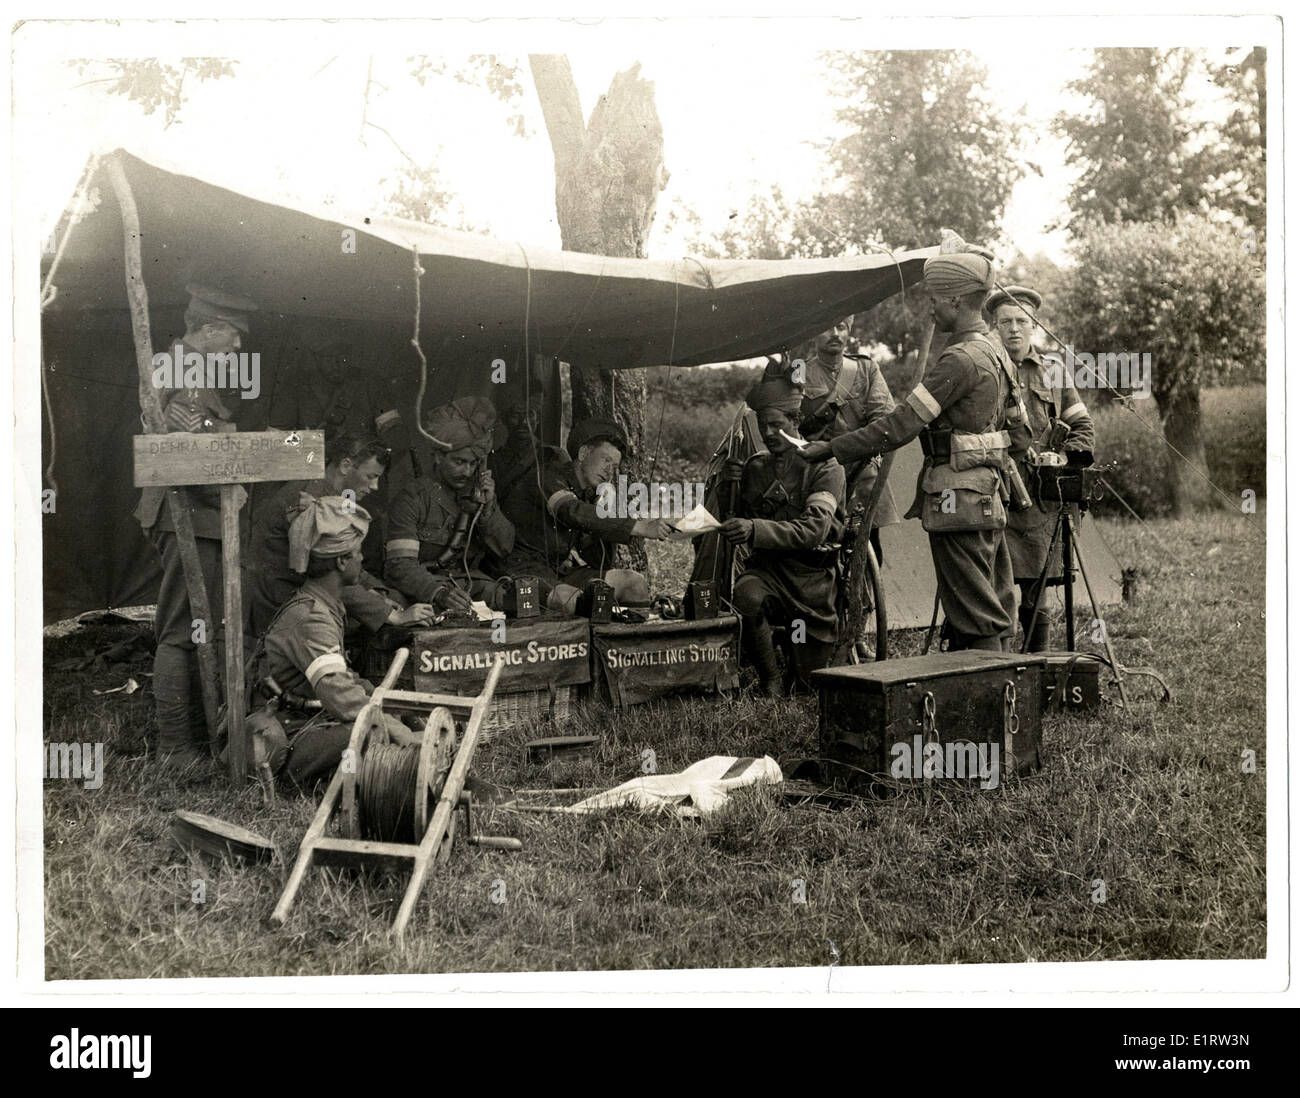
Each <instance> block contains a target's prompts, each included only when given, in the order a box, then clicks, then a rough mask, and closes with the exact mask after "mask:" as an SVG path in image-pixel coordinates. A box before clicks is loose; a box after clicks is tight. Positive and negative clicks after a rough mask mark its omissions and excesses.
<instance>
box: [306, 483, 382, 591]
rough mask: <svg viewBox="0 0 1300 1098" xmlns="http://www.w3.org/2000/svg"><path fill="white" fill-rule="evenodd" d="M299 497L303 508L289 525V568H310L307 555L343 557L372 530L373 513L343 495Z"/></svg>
mask: <svg viewBox="0 0 1300 1098" xmlns="http://www.w3.org/2000/svg"><path fill="white" fill-rule="evenodd" d="M304 496H305V497H306V498H303V497H299V498H300V500H301V502H302V503H303V504H304V506H303V509H302V510H301V511H300V512H299V513H298V516H297V518H295V519H294V520H293V521H292V522H291V523H290V524H289V567H290V568H292V569H293V570H294V571H295V572H305V571H307V558H308V556H309V555H311V554H312V553H314V554H315V555H316V556H318V557H341V556H344V555H346V554H348V553H350V552H352V550H354V549H355V548H356V547H357V546H358V545H360V544H361V543H362V542H363V541H364V540H365V538H366V531H367V530H369V529H370V512H369V511H367V510H366V509H365V508H364V507H362V506H360V505H359V504H358V503H357V502H356V500H352V499H345V498H344V497H343V496H322V497H321V498H320V499H315V498H314V497H312V496H309V495H306V493H304Z"/></svg>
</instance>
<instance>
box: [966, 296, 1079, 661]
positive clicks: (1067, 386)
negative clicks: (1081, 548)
mask: <svg viewBox="0 0 1300 1098" xmlns="http://www.w3.org/2000/svg"><path fill="white" fill-rule="evenodd" d="M1042 303H1043V298H1042V295H1041V294H1039V293H1038V292H1037V291H1036V290H1031V289H1029V288H1028V287H1026V286H1008V287H1007V288H1006V289H1004V290H997V291H995V292H994V293H992V294H990V295H989V298H988V300H987V301H986V302H985V303H984V309H985V311H986V312H987V313H988V314H989V316H991V317H992V318H993V323H994V325H995V327H996V330H997V333H998V339H999V340H1001V342H1002V346H1003V347H1004V348H1006V352H1007V354H1008V355H1009V356H1010V358H1011V361H1012V362H1014V363H1015V364H1016V369H1017V371H1018V373H1019V381H1020V391H1021V395H1022V396H1023V398H1024V402H1025V411H1026V413H1027V415H1028V426H1029V430H1030V432H1031V433H1032V435H1033V437H1034V438H1035V439H1036V440H1037V446H1038V448H1039V449H1042V448H1043V443H1044V441H1045V440H1046V439H1047V438H1048V436H1050V435H1051V433H1052V431H1053V428H1054V427H1055V426H1056V424H1058V423H1060V424H1064V426H1065V429H1066V433H1065V438H1064V440H1063V441H1062V442H1061V443H1060V445H1059V449H1060V450H1061V451H1062V452H1064V453H1066V454H1073V455H1074V457H1073V458H1072V459H1071V460H1072V461H1079V462H1081V463H1082V464H1090V463H1091V460H1092V447H1093V426H1092V417H1091V416H1090V415H1089V414H1088V408H1087V405H1085V404H1084V403H1083V401H1082V400H1080V399H1079V393H1078V390H1077V389H1075V387H1074V384H1073V383H1072V381H1071V380H1070V379H1069V378H1065V377H1060V376H1057V374H1056V373H1055V372H1054V371H1052V370H1051V369H1050V368H1049V367H1048V365H1047V364H1046V363H1045V362H1044V361H1043V360H1042V358H1041V357H1040V356H1039V354H1038V352H1037V351H1036V350H1034V346H1033V342H1032V336H1033V334H1034V330H1035V329H1036V328H1037V327H1038V319H1037V310H1038V308H1039V306H1040V305H1042ZM1085 455H1086V456H1085ZM1021 476H1022V477H1023V478H1024V479H1025V481H1026V483H1028V482H1029V481H1030V479H1031V470H1030V468H1029V466H1028V465H1027V464H1025V465H1022V466H1021ZM1070 506H1071V507H1072V509H1073V505H1070ZM1056 514H1057V512H1056V508H1055V507H1053V508H1051V509H1046V508H1044V507H1043V506H1041V505H1037V504H1036V505H1035V506H1033V507H1028V508H1026V509H1025V510H1023V511H1012V512H1011V513H1010V514H1009V515H1008V516H1007V549H1008V551H1009V552H1010V553H1011V573H1012V575H1013V576H1014V577H1015V580H1016V584H1017V585H1018V586H1019V587H1020V625H1021V628H1022V629H1024V630H1025V632H1026V633H1027V634H1028V641H1029V651H1031V652H1042V651H1044V650H1045V649H1046V648H1047V646H1048V620H1047V617H1046V615H1045V614H1042V613H1038V614H1035V612H1034V607H1035V605H1036V604H1037V603H1038V600H1039V598H1040V596H1041V594H1042V592H1041V591H1040V589H1039V584H1038V580H1039V577H1040V576H1042V577H1043V582H1044V586H1046V585H1048V584H1055V583H1060V582H1061V579H1062V572H1063V571H1064V563H1063V561H1062V558H1061V550H1060V544H1059V542H1058V544H1057V548H1056V550H1055V551H1054V552H1053V553H1052V559H1051V561H1050V562H1049V561H1048V552H1047V551H1048V549H1049V548H1050V547H1051V544H1052V532H1053V530H1054V529H1055V528H1056ZM1076 520H1077V515H1076Z"/></svg>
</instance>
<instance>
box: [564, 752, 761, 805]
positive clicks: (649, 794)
mask: <svg viewBox="0 0 1300 1098" xmlns="http://www.w3.org/2000/svg"><path fill="white" fill-rule="evenodd" d="M782 780H783V775H782V773H781V768H780V767H779V766H778V765H777V764H776V760H775V759H772V758H770V757H769V756H767V755H764V756H763V757H762V758H761V759H754V758H749V759H738V758H735V757H734V756H731V755H713V756H711V757H710V758H707V759H701V760H700V761H699V762H697V763H692V764H691V765H690V766H688V767H687V768H686V769H685V770H683V771H681V772H680V773H678V774H648V775H646V776H644V777H640V778H633V779H632V780H631V781H630V782H624V783H623V784H622V785H620V786H616V787H615V788H613V789H607V790H606V791H605V792H603V793H597V794H596V795H595V796H594V797H588V798H587V799H586V800H584V801H579V802H578V803H577V804H575V805H570V806H569V808H568V811H569V812H576V813H587V812H595V811H598V810H599V809H602V808H614V807H617V806H620V805H635V806H638V807H640V808H661V807H668V808H672V809H673V810H674V811H675V812H676V813H677V814H678V815H679V816H703V815H708V814H709V813H710V812H714V811H716V810H717V809H719V808H721V807H722V806H723V805H724V804H726V802H727V794H728V793H729V792H730V791H731V790H733V789H740V788H742V787H743V786H747V785H779V784H780V783H781V781H782ZM688 802H689V803H688Z"/></svg>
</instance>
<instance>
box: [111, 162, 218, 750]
mask: <svg viewBox="0 0 1300 1098" xmlns="http://www.w3.org/2000/svg"><path fill="white" fill-rule="evenodd" d="M105 167H106V169H107V171H108V178H109V181H110V182H111V183H112V185H113V193H114V194H115V195H116V196H117V203H118V206H120V207H121V210H122V241H123V249H124V258H125V266H126V296H127V301H128V302H129V304H130V306H131V337H132V339H133V341H134V342H135V362H136V369H137V372H138V373H139V393H140V414H141V417H142V418H143V419H144V425H145V429H146V430H147V431H148V432H149V433H150V434H163V433H165V432H166V430H167V424H166V421H165V420H164V419H163V414H162V405H161V404H160V403H159V400H158V390H157V388H156V387H155V386H154V383H153V338H152V336H151V335H150V332H149V293H148V290H147V289H146V287H145V284H144V264H143V261H142V260H141V258H140V214H139V211H138V210H137V209H136V205H135V196H134V195H133V194H132V193H131V184H130V183H129V182H128V181H127V178H126V172H125V171H124V170H123V169H122V162H121V160H120V159H119V158H118V157H117V156H110V157H109V158H108V160H107V162H106V164H105ZM167 507H168V508H169V510H170V511H171V516H172V526H173V527H174V528H175V530H176V544H177V548H178V549H179V552H180V556H181V568H182V569H183V571H184V572H185V589H186V591H187V592H188V594H189V598H190V611H191V612H192V613H193V614H194V616H195V617H196V618H198V619H199V620H200V621H202V622H203V627H204V629H205V631H206V633H205V639H204V641H203V643H201V644H199V645H198V647H197V651H198V659H199V682H200V684H201V689H202V692H203V715H204V717H205V719H206V720H207V723H208V738H209V742H210V743H211V744H212V747H213V751H214V753H215V746H216V737H217V733H218V728H217V711H218V709H219V708H220V702H219V700H218V698H219V682H220V679H219V676H220V674H221V672H220V669H219V668H218V666H217V654H216V652H215V651H214V650H213V648H212V645H211V643H210V642H209V641H208V640H207V639H206V637H208V636H213V635H215V632H216V622H215V621H214V620H213V618H212V611H211V607H209V606H208V590H207V588H206V587H205V586H204V584H203V569H202V567H200V565H199V550H198V546H197V545H196V544H195V541H194V524H193V522H192V521H191V520H190V512H189V508H188V506H187V505H186V502H185V498H184V496H183V495H182V493H181V492H180V491H179V490H178V489H174V488H173V489H171V490H169V491H168V493H167ZM227 640H229V638H227Z"/></svg>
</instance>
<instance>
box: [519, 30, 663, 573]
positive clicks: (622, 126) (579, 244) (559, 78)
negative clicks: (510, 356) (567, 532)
mask: <svg viewBox="0 0 1300 1098" xmlns="http://www.w3.org/2000/svg"><path fill="white" fill-rule="evenodd" d="M528 62H529V66H530V67H531V69H532V73H533V82H534V83H535V84H536V86H537V98H538V99H539V100H540V101H541V105H542V115H543V117H544V118H545V120H546V130H547V133H548V134H549V135H550V138H551V149H552V151H553V152H554V154H555V212H556V216H557V218H558V220H559V223H560V241H561V244H562V246H563V247H564V249H565V250H566V251H573V252H587V253H590V254H592V255H610V256H623V257H631V258H644V257H645V241H646V237H647V236H648V235H649V232H650V225H651V223H652V222H653V221H654V215H655V203H656V202H657V201H658V198H659V192H660V191H661V190H663V188H664V186H665V185H666V184H667V182H668V173H667V172H666V171H665V170H664V141H663V128H662V126H661V125H660V123H659V113H658V111H657V110H656V109H655V102H654V85H653V84H652V83H651V82H650V81H648V80H643V79H641V77H640V76H639V75H638V74H639V72H640V68H641V66H640V65H633V66H632V68H630V69H629V70H628V71H627V72H621V73H618V74H617V75H616V76H615V77H614V80H613V82H612V83H611V84H610V86H609V91H607V92H606V93H605V94H604V95H602V96H601V97H600V101H599V102H598V103H597V104H596V109H595V110H593V111H592V112H591V121H590V122H589V123H587V124H584V123H583V119H582V107H581V104H580V102H579V99H578V88H577V85H576V84H574V82H573V73H572V71H571V70H570V68H569V60H568V58H567V57H565V56H564V55H563V54H532V55H530V56H529V58H528ZM615 365H617V363H603V362H574V363H573V364H572V371H571V380H572V385H573V420H574V422H575V423H577V422H578V421H579V420H583V419H589V418H592V417H600V418H602V419H613V420H615V421H616V422H618V423H619V424H621V425H622V427H623V429H624V430H625V431H626V432H627V437H628V442H629V444H630V450H631V452H630V453H629V454H627V455H625V457H624V461H623V466H622V469H621V471H622V472H624V473H626V475H627V478H628V480H629V482H630V481H644V480H645V479H646V477H647V474H648V471H649V464H650V462H649V455H648V454H647V453H646V448H645V404H646V378H645V371H644V370H641V369H637V370H610V369H609V367H611V366H615ZM628 556H629V557H630V560H629V561H627V563H628V564H630V566H631V567H633V568H636V569H637V570H638V571H645V569H646V555H645V546H644V545H643V544H642V543H641V541H640V539H638V540H637V541H636V542H635V543H634V544H633V545H632V546H630V547H629V549H628ZM620 563H623V562H620Z"/></svg>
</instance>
